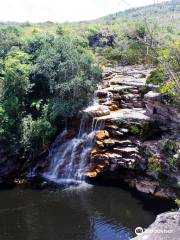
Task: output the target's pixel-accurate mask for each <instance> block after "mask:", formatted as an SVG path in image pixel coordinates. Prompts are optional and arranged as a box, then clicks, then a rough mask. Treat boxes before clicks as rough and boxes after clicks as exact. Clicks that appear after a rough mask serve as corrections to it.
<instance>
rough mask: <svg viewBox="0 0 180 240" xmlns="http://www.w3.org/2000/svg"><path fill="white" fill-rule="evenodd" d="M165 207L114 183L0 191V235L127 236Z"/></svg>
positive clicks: (25, 238)
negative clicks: (113, 184) (114, 185)
mask: <svg viewBox="0 0 180 240" xmlns="http://www.w3.org/2000/svg"><path fill="white" fill-rule="evenodd" d="M165 208H166V207H163V205H162V204H161V203H157V202H153V201H151V200H149V202H147V201H142V200H140V199H139V198H136V197H134V196H132V195H131V193H130V192H128V191H126V190H122V189H120V188H116V187H104V186H96V187H95V186H89V185H84V186H81V187H70V188H67V189H58V190H57V189H56V190H53V191H52V190H48V189H46V190H33V189H27V188H22V187H18V188H14V189H8V190H1V191H0V239H1V240H120V239H122V240H127V239H130V238H131V237H132V236H135V234H134V229H135V228H136V227H137V226H141V227H143V228H145V227H147V226H148V225H149V224H151V223H152V222H153V221H154V219H155V215H156V214H157V213H159V212H162V211H164V210H166V209H165Z"/></svg>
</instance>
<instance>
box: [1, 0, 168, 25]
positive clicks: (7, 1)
mask: <svg viewBox="0 0 180 240" xmlns="http://www.w3.org/2000/svg"><path fill="white" fill-rule="evenodd" d="M163 1H165V0H0V21H19V22H24V21H30V22H44V21H54V22H64V21H81V20H90V19H96V18H98V17H101V16H104V15H107V14H110V13H114V12H117V11H121V10H125V9H127V8H129V7H130V6H131V7H139V6H145V5H149V4H153V3H154V2H156V3H157V2H163ZM125 2H126V3H125Z"/></svg>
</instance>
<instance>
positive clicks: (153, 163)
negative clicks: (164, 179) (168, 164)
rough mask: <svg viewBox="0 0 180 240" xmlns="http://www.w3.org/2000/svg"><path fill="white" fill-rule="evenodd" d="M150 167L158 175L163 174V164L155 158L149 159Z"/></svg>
mask: <svg viewBox="0 0 180 240" xmlns="http://www.w3.org/2000/svg"><path fill="white" fill-rule="evenodd" d="M148 166H149V168H150V169H151V170H152V171H154V172H156V173H161V172H162V167H161V163H160V162H159V160H158V159H157V158H155V157H151V158H149V159H148Z"/></svg>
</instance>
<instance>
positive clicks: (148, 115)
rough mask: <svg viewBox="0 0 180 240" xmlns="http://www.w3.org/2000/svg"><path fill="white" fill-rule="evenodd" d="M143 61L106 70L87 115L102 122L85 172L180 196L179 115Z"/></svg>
mask: <svg viewBox="0 0 180 240" xmlns="http://www.w3.org/2000/svg"><path fill="white" fill-rule="evenodd" d="M151 71H152V69H148V68H146V67H144V66H134V67H132V66H131V67H117V68H113V69H111V68H106V69H104V79H103V82H102V83H101V85H100V86H99V87H98V90H97V92H96V97H97V99H98V101H97V104H96V105H94V106H92V107H90V108H88V109H86V110H85V114H86V115H88V116H89V117H92V118H93V119H94V121H95V120H96V121H101V122H102V125H103V126H104V127H103V128H102V129H103V130H102V131H99V132H98V133H97V134H96V141H95V146H94V148H93V149H92V151H91V157H90V161H89V165H88V168H87V171H86V174H85V175H86V177H87V178H88V179H90V180H98V179H105V180H107V179H113V180H115V181H117V182H123V183H126V184H128V185H129V186H130V187H132V188H135V189H136V190H138V191H140V192H143V193H148V194H151V195H154V196H157V197H163V198H171V199H176V198H178V192H179V191H178V190H179V179H180V178H179V158H180V150H179V149H180V141H179V140H180V129H179V122H180V115H179V113H178V112H177V111H176V110H175V109H172V108H170V107H168V106H166V104H165V103H164V102H163V101H162V99H163V98H162V97H161V96H160V95H159V94H158V93H154V92H153V91H155V90H156V88H157V86H153V85H147V84H146V79H147V77H148V76H149V74H150V72H151Z"/></svg>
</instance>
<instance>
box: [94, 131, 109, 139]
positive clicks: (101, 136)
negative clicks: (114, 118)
mask: <svg viewBox="0 0 180 240" xmlns="http://www.w3.org/2000/svg"><path fill="white" fill-rule="evenodd" d="M105 138H109V133H108V131H106V130H102V131H99V132H98V133H96V139H97V140H99V141H101V140H104V139H105Z"/></svg>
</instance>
